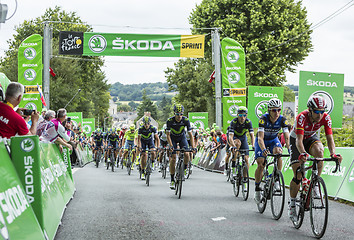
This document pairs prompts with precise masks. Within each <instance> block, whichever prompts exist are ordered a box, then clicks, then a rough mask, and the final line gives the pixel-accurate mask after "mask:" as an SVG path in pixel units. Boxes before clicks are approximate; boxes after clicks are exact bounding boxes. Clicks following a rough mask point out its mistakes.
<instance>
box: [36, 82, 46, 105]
mask: <svg viewBox="0 0 354 240" xmlns="http://www.w3.org/2000/svg"><path fill="white" fill-rule="evenodd" d="M37 88H38V92H39V95H40V96H41V101H42V103H43V106H45V107H46V106H47V104H46V103H45V100H44V96H43V92H42V89H41V87H40V86H39V85H38V83H37Z"/></svg>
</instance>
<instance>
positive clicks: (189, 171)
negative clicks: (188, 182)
mask: <svg viewBox="0 0 354 240" xmlns="http://www.w3.org/2000/svg"><path fill="white" fill-rule="evenodd" d="M190 175H191V162H188V164H187V175H186V178H187V179H188V178H189V177H190Z"/></svg>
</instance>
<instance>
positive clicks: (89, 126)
mask: <svg viewBox="0 0 354 240" xmlns="http://www.w3.org/2000/svg"><path fill="white" fill-rule="evenodd" d="M82 130H83V131H84V133H86V136H87V137H90V136H91V133H92V132H93V131H95V118H83V119H82Z"/></svg>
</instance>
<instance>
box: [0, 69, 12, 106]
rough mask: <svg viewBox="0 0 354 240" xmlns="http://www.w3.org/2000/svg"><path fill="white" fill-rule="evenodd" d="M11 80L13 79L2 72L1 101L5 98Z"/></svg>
mask: <svg viewBox="0 0 354 240" xmlns="http://www.w3.org/2000/svg"><path fill="white" fill-rule="evenodd" d="M10 82H11V81H10V80H9V79H8V78H7V77H6V75H5V74H4V73H2V72H0V101H3V100H4V99H5V92H6V89H7V86H8V85H9V84H10Z"/></svg>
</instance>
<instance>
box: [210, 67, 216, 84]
mask: <svg viewBox="0 0 354 240" xmlns="http://www.w3.org/2000/svg"><path fill="white" fill-rule="evenodd" d="M214 75H215V70H214V71H213V73H212V74H211V75H210V78H209V82H210V83H212V82H213V81H214V79H215V77H214Z"/></svg>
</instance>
